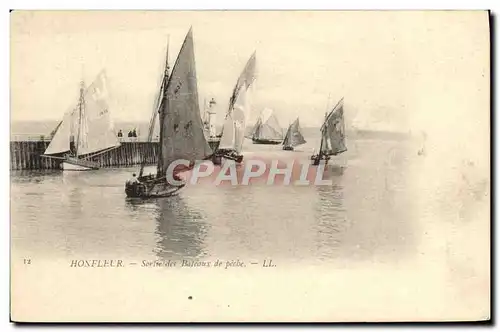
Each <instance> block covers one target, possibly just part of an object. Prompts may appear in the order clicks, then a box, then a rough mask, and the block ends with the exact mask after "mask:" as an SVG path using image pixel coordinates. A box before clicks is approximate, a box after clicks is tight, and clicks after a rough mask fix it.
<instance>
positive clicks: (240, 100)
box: [219, 89, 250, 153]
mask: <svg viewBox="0 0 500 332" xmlns="http://www.w3.org/2000/svg"><path fill="white" fill-rule="evenodd" d="M246 95H247V89H241V90H240V93H239V94H238V97H237V99H236V101H235V103H234V106H233V110H232V112H231V113H230V114H229V115H228V116H227V118H226V121H225V122H224V127H223V133H222V137H221V141H220V144H219V149H230V150H234V151H236V152H237V153H240V152H241V150H242V148H243V141H244V138H245V128H246V122H247V121H246V120H247V119H248V116H249V112H250V109H249V107H248V105H247V98H246Z"/></svg>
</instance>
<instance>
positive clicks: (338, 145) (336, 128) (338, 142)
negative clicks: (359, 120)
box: [311, 98, 347, 165]
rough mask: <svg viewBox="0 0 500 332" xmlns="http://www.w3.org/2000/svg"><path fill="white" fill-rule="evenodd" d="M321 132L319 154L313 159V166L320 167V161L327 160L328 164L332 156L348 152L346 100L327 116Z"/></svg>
mask: <svg viewBox="0 0 500 332" xmlns="http://www.w3.org/2000/svg"><path fill="white" fill-rule="evenodd" d="M320 131H321V144H320V148H319V153H318V154H316V155H313V156H312V157H311V160H312V161H313V165H319V163H320V160H325V162H326V163H328V160H330V156H335V155H338V154H340V153H343V152H345V151H347V147H346V145H345V123H344V98H342V99H341V100H340V101H339V102H338V103H337V105H335V107H334V108H333V110H332V111H331V112H330V113H328V114H327V115H326V117H325V121H324V123H323V125H322V126H321V129H320Z"/></svg>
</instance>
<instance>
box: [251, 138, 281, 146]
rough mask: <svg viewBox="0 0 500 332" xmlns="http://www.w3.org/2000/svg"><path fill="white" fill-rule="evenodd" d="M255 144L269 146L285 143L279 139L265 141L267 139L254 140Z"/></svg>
mask: <svg viewBox="0 0 500 332" xmlns="http://www.w3.org/2000/svg"><path fill="white" fill-rule="evenodd" d="M252 142H253V144H268V145H278V144H281V143H283V140H281V139H277V140H272V139H265V138H252Z"/></svg>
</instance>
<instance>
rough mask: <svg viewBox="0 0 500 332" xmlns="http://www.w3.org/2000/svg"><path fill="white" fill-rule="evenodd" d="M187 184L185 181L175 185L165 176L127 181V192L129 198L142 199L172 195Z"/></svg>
mask: <svg viewBox="0 0 500 332" xmlns="http://www.w3.org/2000/svg"><path fill="white" fill-rule="evenodd" d="M141 179H144V178H141ZM185 185H186V183H185V182H182V183H181V184H175V185H174V184H169V183H167V181H166V178H164V177H163V178H159V179H156V178H154V179H147V180H145V181H141V182H136V183H126V184H125V194H126V195H127V197H129V198H141V199H148V198H161V197H170V196H173V195H175V194H177V193H178V192H179V190H181V189H182V188H183V187H184V186H185Z"/></svg>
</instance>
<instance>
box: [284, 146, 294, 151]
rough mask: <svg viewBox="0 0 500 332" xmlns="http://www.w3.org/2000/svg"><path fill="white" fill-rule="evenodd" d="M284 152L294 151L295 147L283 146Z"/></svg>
mask: <svg viewBox="0 0 500 332" xmlns="http://www.w3.org/2000/svg"><path fill="white" fill-rule="evenodd" d="M283 150H285V151H293V146H283Z"/></svg>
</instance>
